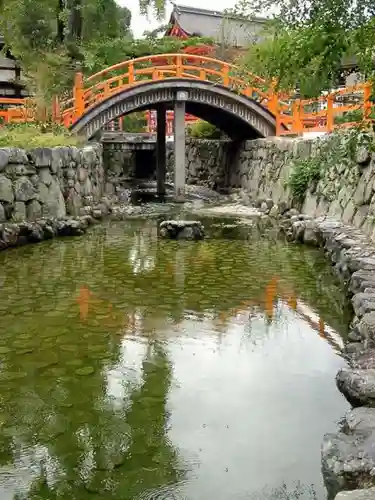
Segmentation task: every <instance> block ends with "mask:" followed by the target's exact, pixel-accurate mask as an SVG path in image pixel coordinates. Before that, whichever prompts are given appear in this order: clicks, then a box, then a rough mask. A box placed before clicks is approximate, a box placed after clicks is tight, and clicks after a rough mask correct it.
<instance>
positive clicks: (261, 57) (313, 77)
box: [234, 0, 375, 96]
mask: <svg viewBox="0 0 375 500" xmlns="http://www.w3.org/2000/svg"><path fill="white" fill-rule="evenodd" d="M234 12H235V13H236V14H237V15H240V16H243V17H246V18H248V19H250V18H252V17H253V16H255V15H259V14H260V13H263V12H274V14H273V15H272V16H271V17H270V20H269V23H268V25H267V27H266V29H265V31H264V33H263V39H262V41H261V42H260V43H259V44H257V45H253V46H251V47H249V49H248V51H247V53H246V55H245V57H244V59H243V65H244V67H246V68H247V69H249V70H251V71H252V72H253V73H257V74H259V75H260V76H262V77H264V78H266V79H267V80H269V81H270V80H271V79H276V80H277V83H278V86H279V88H280V89H287V90H290V89H291V88H295V87H299V89H300V91H301V94H302V95H303V96H313V95H317V94H319V93H320V92H321V91H322V90H326V89H330V88H332V86H334V85H335V84H337V79H338V76H339V74H340V71H342V70H341V66H342V62H343V59H345V58H347V57H355V58H356V59H357V62H358V67H359V69H360V71H361V73H362V74H363V76H364V78H366V79H371V80H372V79H373V76H374V66H373V54H374V49H375V29H374V28H375V4H374V2H373V1H372V0H312V1H311V2H306V1H304V0H262V2H260V1H259V0H241V1H240V3H239V4H237V6H236V7H235V8H234Z"/></svg>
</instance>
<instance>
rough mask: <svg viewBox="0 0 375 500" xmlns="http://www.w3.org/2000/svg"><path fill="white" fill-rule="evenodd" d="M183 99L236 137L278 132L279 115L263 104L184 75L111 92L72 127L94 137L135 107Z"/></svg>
mask: <svg viewBox="0 0 375 500" xmlns="http://www.w3.org/2000/svg"><path fill="white" fill-rule="evenodd" d="M177 98H178V99H183V100H184V101H185V103H186V112H187V113H189V114H192V115H195V116H197V117H198V118H201V119H203V120H206V121H208V122H210V123H212V124H213V125H215V126H216V127H217V128H219V129H220V130H222V131H223V132H225V133H226V134H227V135H228V136H229V137H231V138H233V139H256V138H260V137H270V136H274V135H276V119H275V117H274V116H273V115H272V114H271V113H270V112H269V111H268V110H267V109H266V108H265V107H263V106H262V105H261V104H259V103H258V102H256V101H254V100H253V99H250V98H248V97H246V96H244V95H241V94H238V93H236V92H235V91H233V90H231V89H229V88H227V87H224V86H221V85H216V84H213V83H211V82H206V81H200V80H196V81H195V80H191V79H189V80H188V79H184V78H171V79H168V80H163V81H149V82H145V83H140V84H138V85H134V86H131V87H129V88H127V89H125V90H123V91H121V92H118V93H116V94H113V95H111V96H110V97H108V98H106V99H105V100H103V101H101V102H99V103H98V104H96V105H95V106H92V107H91V108H89V109H87V110H86V111H85V113H84V114H83V115H82V116H81V117H80V118H79V119H78V120H77V121H76V122H75V123H73V125H72V127H71V130H72V131H73V132H76V133H78V134H81V135H83V136H85V137H86V138H87V139H90V138H92V137H93V136H94V135H95V134H96V133H97V132H99V131H100V130H101V129H102V128H103V127H104V126H105V125H106V123H108V122H110V121H112V120H114V119H116V118H118V117H120V116H124V115H127V114H130V113H132V112H135V111H143V110H148V109H158V107H159V106H160V105H165V106H166V107H167V108H168V109H173V107H174V103H175V102H176V99H177Z"/></svg>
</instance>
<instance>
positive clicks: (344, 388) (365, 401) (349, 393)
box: [336, 368, 375, 407]
mask: <svg viewBox="0 0 375 500" xmlns="http://www.w3.org/2000/svg"><path fill="white" fill-rule="evenodd" d="M336 383H337V387H338V388H339V390H340V392H341V393H342V394H344V396H345V397H346V399H347V400H348V401H349V403H350V404H352V405H353V406H361V405H367V406H371V407H375V368H370V369H361V368H360V369H347V368H343V369H342V370H340V371H339V372H338V374H337V376H336Z"/></svg>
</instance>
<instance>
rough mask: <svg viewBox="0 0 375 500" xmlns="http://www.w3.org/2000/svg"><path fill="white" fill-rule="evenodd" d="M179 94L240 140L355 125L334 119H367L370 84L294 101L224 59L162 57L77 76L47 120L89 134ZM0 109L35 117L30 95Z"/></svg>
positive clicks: (12, 117) (3, 102)
mask: <svg viewBox="0 0 375 500" xmlns="http://www.w3.org/2000/svg"><path fill="white" fill-rule="evenodd" d="M181 92H182V93H183V95H184V97H183V98H184V100H185V101H186V112H187V113H189V114H192V115H194V116H197V117H199V118H202V119H204V120H207V121H210V122H211V123H213V124H214V125H216V126H218V128H221V129H222V130H224V131H225V132H227V133H229V135H230V136H236V135H237V136H238V135H240V136H242V137H267V136H273V135H301V134H302V133H304V132H327V131H328V132H329V131H332V130H333V129H334V128H335V127H337V126H350V125H353V124H354V123H351V122H349V121H347V122H346V123H342V121H343V120H340V118H339V117H340V116H342V115H344V114H346V113H348V112H353V111H356V120H355V122H356V123H357V122H358V118H359V120H361V119H362V118H363V120H370V118H371V113H372V106H373V104H372V102H371V84H370V83H364V84H360V85H357V86H353V87H350V88H345V89H341V90H338V91H335V92H332V93H328V94H326V95H324V96H322V97H320V98H318V99H313V100H301V99H295V98H293V97H292V96H288V95H285V94H284V95H281V94H280V93H278V92H276V91H275V90H274V87H273V86H272V85H271V86H270V85H267V83H266V82H265V81H264V80H263V79H261V78H259V77H257V76H255V75H253V74H251V73H247V72H243V71H240V70H239V68H238V67H236V66H234V65H231V64H229V63H227V62H224V61H220V60H217V59H212V58H209V57H203V56H198V55H191V54H162V55H154V56H147V57H142V58H138V59H134V60H130V61H125V62H121V63H119V64H116V65H114V66H111V67H109V68H106V69H104V70H103V71H100V72H99V73H96V74H94V75H92V76H90V77H88V78H84V77H83V75H82V73H77V74H76V77H75V83H74V88H73V91H72V95H71V97H70V98H69V99H66V100H59V99H57V98H56V99H55V100H54V105H53V112H52V115H53V119H54V121H56V122H58V123H62V124H64V125H65V126H66V127H67V128H70V129H71V130H72V131H75V132H77V133H81V134H84V135H86V136H87V137H88V138H90V137H91V136H93V135H94V134H95V133H96V132H97V131H98V130H100V129H101V128H103V127H104V126H105V125H106V124H107V123H109V122H113V121H115V120H121V117H122V116H124V115H126V114H129V113H131V112H134V111H143V110H148V109H155V108H157V107H158V106H160V105H161V104H164V105H166V107H167V108H171V107H172V103H173V101H174V99H175V96H176V95H177V93H180V94H181ZM15 104H16V105H17V106H14V105H15ZM11 105H12V106H11ZM0 106H2V109H0V119H1V118H2V120H3V121H4V122H8V123H12V122H25V121H34V120H35V119H36V111H35V107H34V106H33V102H32V100H23V99H19V100H15V99H0ZM8 106H9V107H8ZM340 122H341V124H340Z"/></svg>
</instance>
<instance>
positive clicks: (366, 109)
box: [363, 82, 372, 120]
mask: <svg viewBox="0 0 375 500" xmlns="http://www.w3.org/2000/svg"><path fill="white" fill-rule="evenodd" d="M371 94H372V84H371V83H370V82H366V83H365V84H364V87H363V119H364V120H369V119H370V118H371V107H372V103H371Z"/></svg>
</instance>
